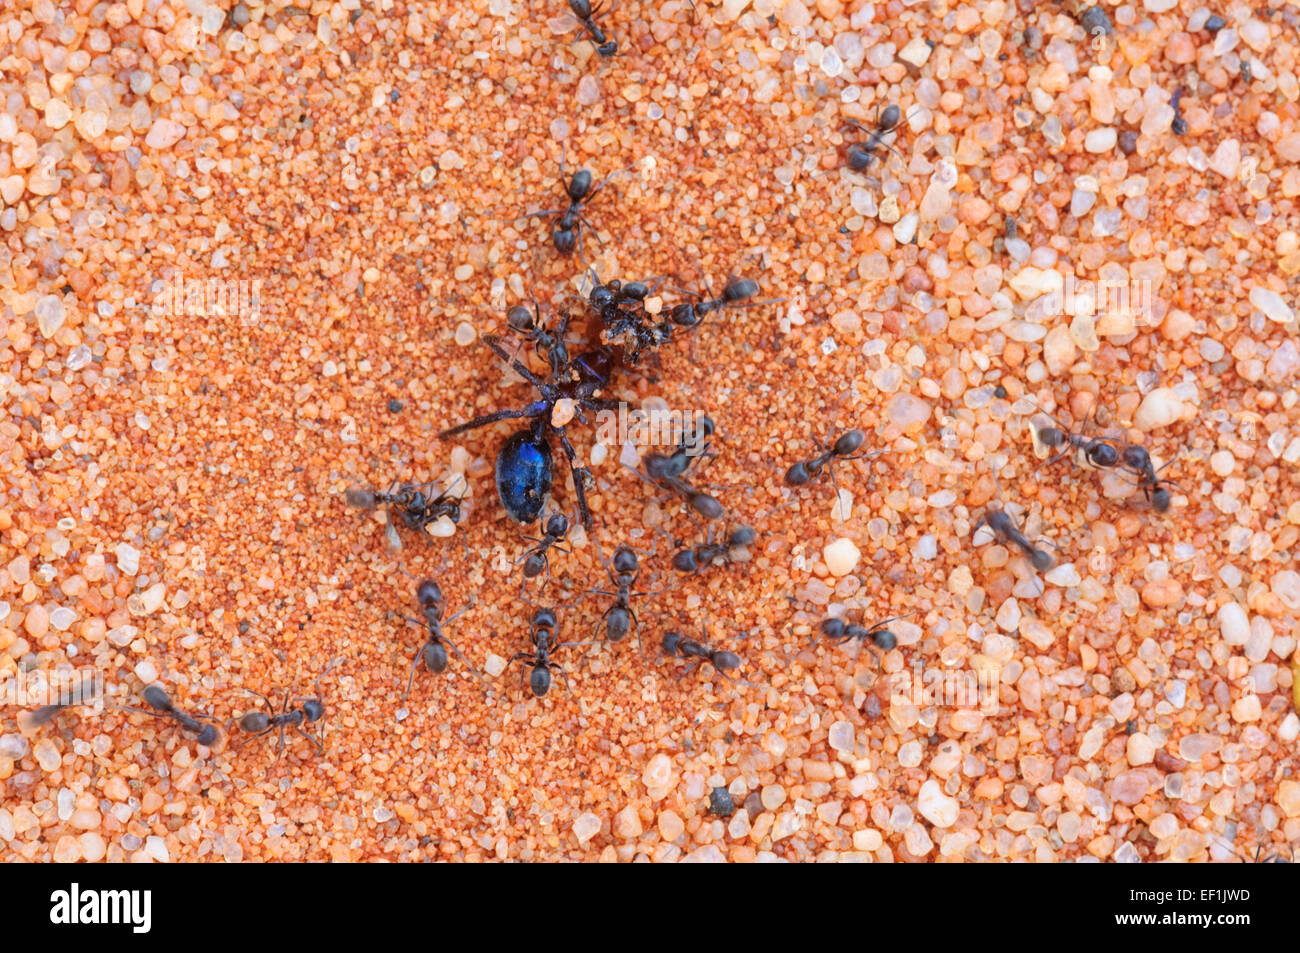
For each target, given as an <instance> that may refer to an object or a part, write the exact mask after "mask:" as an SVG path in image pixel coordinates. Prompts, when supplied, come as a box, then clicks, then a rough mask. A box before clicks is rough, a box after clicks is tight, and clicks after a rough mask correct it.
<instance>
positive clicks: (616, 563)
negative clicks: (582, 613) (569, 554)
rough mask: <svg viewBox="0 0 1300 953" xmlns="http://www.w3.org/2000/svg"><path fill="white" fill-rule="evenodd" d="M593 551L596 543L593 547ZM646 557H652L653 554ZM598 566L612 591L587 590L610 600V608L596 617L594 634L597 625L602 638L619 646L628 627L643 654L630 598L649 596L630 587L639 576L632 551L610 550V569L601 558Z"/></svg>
mask: <svg viewBox="0 0 1300 953" xmlns="http://www.w3.org/2000/svg"><path fill="white" fill-rule="evenodd" d="M596 546H597V549H599V547H600V543H599V542H597V543H596ZM649 555H653V550H652V551H651V553H650V554H649ZM600 561H601V564H602V565H604V566H605V572H607V573H608V574H609V578H610V581H612V582H613V583H614V586H615V589H616V591H614V592H611V591H609V590H607V589H591V590H589V591H590V592H594V593H596V594H598V595H602V596H613V597H614V604H613V605H612V606H610V607H609V608H608V609H606V610H605V613H604V615H602V616H601V617H600V622H598V623H597V624H596V631H597V632H599V631H600V625H601V623H604V625H605V638H606V639H608V640H609V641H611V642H621V641H623V639H625V638H627V633H628V630H629V629H630V628H631V627H632V626H636V627H637V632H636V643H637V647H638V648H639V649H641V650H642V651H644V646H642V644H641V626H640V623H639V622H637V618H636V612H635V611H633V609H632V606H631V600H632V597H633V596H651V595H654V593H652V592H633V591H632V587H633V586H634V585H636V580H637V577H638V576H639V575H640V574H641V563H640V561H639V560H638V559H637V557H636V550H634V549H633V548H632V547H631V546H628V545H627V544H626V543H624V544H623V545H621V546H619V547H618V549H616V550H614V560H613V565H612V568H611V566H610V565H609V564H606V563H605V557H604V554H601V558H600Z"/></svg>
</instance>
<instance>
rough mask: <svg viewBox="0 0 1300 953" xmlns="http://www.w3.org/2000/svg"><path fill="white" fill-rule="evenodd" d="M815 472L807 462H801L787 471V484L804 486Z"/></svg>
mask: <svg viewBox="0 0 1300 953" xmlns="http://www.w3.org/2000/svg"><path fill="white" fill-rule="evenodd" d="M813 472H814V471H812V470H810V469H809V468H808V464H807V463H806V462H803V461H801V462H799V463H796V464H795V465H794V466H792V467H791V468H790V469H789V470H786V471H785V483H786V486H803V485H804V484H805V483H807V482H808V481H809V480H811V479H812V478H813Z"/></svg>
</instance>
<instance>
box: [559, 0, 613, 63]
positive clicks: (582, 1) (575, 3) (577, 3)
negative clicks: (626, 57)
mask: <svg viewBox="0 0 1300 953" xmlns="http://www.w3.org/2000/svg"><path fill="white" fill-rule="evenodd" d="M569 9H570V10H572V11H573V15H574V16H575V17H577V18H578V19H579V20H580V21H581V22H582V25H583V26H584V27H586V28H587V33H588V34H590V35H591V43H592V45H593V46H594V47H596V52H597V53H599V54H600V55H601V56H613V55H614V54H615V53H617V52H618V42H617V41H616V40H615V39H614V38H613V37H612V36H610V37H607V36H606V35H605V31H604V30H602V29H601V28H600V27H599V26H597V25H596V15H597V14H599V13H600V4H599V3H597V4H596V5H595V6H594V7H593V6H592V5H591V0H569Z"/></svg>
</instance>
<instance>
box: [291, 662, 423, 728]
mask: <svg viewBox="0 0 1300 953" xmlns="http://www.w3.org/2000/svg"><path fill="white" fill-rule="evenodd" d="M442 655H443V658H446V657H447V653H446V652H445V651H444V652H443V653H442ZM302 713H303V714H304V715H306V716H307V720H308V721H320V720H321V719H322V718H324V717H325V703H324V702H323V701H321V700H320V699H319V698H307V699H304V700H303V703H302Z"/></svg>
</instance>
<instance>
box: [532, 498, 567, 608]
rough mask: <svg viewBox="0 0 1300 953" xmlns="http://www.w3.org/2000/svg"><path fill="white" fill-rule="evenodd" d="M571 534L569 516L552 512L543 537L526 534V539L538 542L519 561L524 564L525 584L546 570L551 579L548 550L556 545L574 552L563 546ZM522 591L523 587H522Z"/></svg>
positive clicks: (561, 550)
mask: <svg viewBox="0 0 1300 953" xmlns="http://www.w3.org/2000/svg"><path fill="white" fill-rule="evenodd" d="M568 535H569V518H568V517H567V516H565V515H564V514H563V513H552V514H551V515H550V516H549V517H548V518H547V520H546V526H545V528H544V529H543V530H542V538H541V539H538V538H537V537H536V536H525V537H524V539H526V540H529V541H531V542H534V543H536V544H537V545H536V546H534V547H533V548H532V549H530V550H528V552H526V553H524V555H523V556H521V557H520V559H519V561H520V562H522V563H523V564H524V583H523V584H524V585H526V584H527V582H528V580H529V579H533V578H536V577H537V576H540V575H541V574H542V570H545V571H546V581H547V582H550V580H551V563H550V560H549V559H548V558H547V556H546V551H547V550H548V549H550V548H551V547H555V548H556V549H558V550H559V551H560V552H563V553H567V552H572V550H570V549H565V548H563V547H561V545H560V544H561V543H563V542H564V539H565V537H566V536H568ZM521 591H522V589H521Z"/></svg>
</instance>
